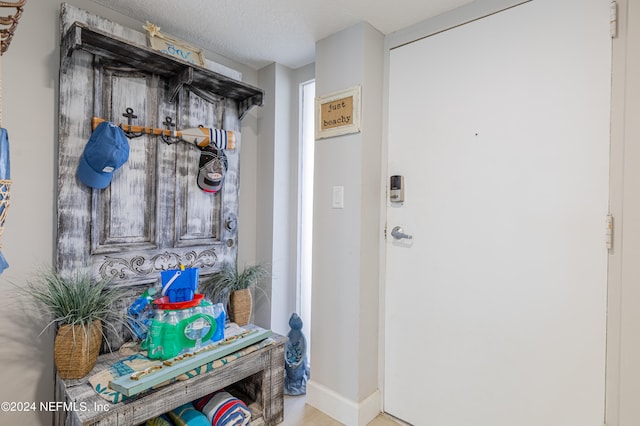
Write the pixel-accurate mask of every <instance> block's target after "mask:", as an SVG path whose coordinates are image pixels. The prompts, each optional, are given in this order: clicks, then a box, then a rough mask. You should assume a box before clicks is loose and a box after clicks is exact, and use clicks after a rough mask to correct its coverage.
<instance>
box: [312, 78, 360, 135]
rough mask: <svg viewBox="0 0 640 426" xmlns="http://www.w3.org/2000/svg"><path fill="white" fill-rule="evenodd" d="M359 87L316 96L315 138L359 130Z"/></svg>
mask: <svg viewBox="0 0 640 426" xmlns="http://www.w3.org/2000/svg"><path fill="white" fill-rule="evenodd" d="M360 96H361V87H360V86H354V87H351V88H349V89H345V90H340V91H338V92H333V93H330V94H328V95H325V96H319V97H317V98H316V108H315V113H316V126H315V128H316V139H323V138H330V137H333V136H339V135H346V134H349V133H358V132H359V131H360V114H361V103H360Z"/></svg>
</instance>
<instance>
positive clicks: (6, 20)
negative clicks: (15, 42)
mask: <svg viewBox="0 0 640 426" xmlns="http://www.w3.org/2000/svg"><path fill="white" fill-rule="evenodd" d="M26 2H27V0H18V1H16V2H10V1H0V8H6V7H9V8H15V9H16V10H15V13H14V14H13V15H7V16H4V13H0V55H2V54H4V52H6V51H7V49H8V48H9V44H10V43H11V39H12V38H13V34H14V33H15V31H16V27H17V26H18V20H19V19H20V17H21V16H22V11H23V6H24V4H25V3H26Z"/></svg>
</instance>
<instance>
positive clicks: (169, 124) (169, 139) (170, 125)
mask: <svg viewBox="0 0 640 426" xmlns="http://www.w3.org/2000/svg"><path fill="white" fill-rule="evenodd" d="M162 124H163V125H164V127H165V128H166V129H167V130H169V131H170V132H171V136H165V133H164V132H163V133H162V134H161V135H160V137H161V138H162V140H163V141H164V142H165V143H166V144H167V145H171V144H174V143H176V142H180V141H181V138H180V137H179V136H178V132H177V131H175V130H174V127H176V124H175V123H174V122H173V120H172V119H171V117H166V118H165V121H164V123H162Z"/></svg>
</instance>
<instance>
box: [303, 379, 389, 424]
mask: <svg viewBox="0 0 640 426" xmlns="http://www.w3.org/2000/svg"><path fill="white" fill-rule="evenodd" d="M307 404H309V405H311V406H312V407H315V408H317V409H318V410H320V411H322V412H323V413H325V414H327V415H328V416H330V417H333V418H334V419H336V420H337V421H339V422H340V423H343V424H345V425H346V426H365V425H366V424H367V423H369V422H370V421H371V420H373V419H374V418H375V417H376V416H377V415H378V414H380V412H381V407H382V403H381V397H380V391H379V390H378V389H376V390H375V392H373V393H372V394H371V395H369V396H368V397H367V398H365V399H364V400H362V401H361V402H359V403H358V402H354V401H351V400H349V399H347V398H345V397H343V396H342V395H340V394H338V393H336V392H335V391H333V390H331V389H329V388H327V387H326V386H323V385H321V384H319V383H317V382H315V381H313V380H309V382H307Z"/></svg>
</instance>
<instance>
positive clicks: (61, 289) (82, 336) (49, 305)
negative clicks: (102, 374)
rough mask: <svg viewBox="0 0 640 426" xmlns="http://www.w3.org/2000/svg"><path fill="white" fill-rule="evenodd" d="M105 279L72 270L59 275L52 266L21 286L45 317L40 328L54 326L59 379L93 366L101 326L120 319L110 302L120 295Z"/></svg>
mask: <svg viewBox="0 0 640 426" xmlns="http://www.w3.org/2000/svg"><path fill="white" fill-rule="evenodd" d="M108 284H109V281H106V280H98V281H96V280H94V279H92V278H91V277H90V276H89V275H86V274H81V273H76V274H75V275H73V276H69V277H67V276H62V275H61V274H60V273H58V272H56V271H54V270H47V271H44V272H41V273H40V275H39V276H38V279H37V280H35V281H30V282H28V283H27V285H26V286H25V287H24V288H23V291H25V292H26V293H27V294H28V295H29V297H31V298H32V300H33V301H34V302H35V308H36V309H37V310H38V311H39V312H40V313H41V314H43V315H44V316H45V317H46V318H47V323H46V325H45V327H44V329H43V332H44V331H45V330H47V329H48V328H50V327H55V329H56V337H55V341H54V348H53V352H54V362H55V365H56V369H57V371H58V374H59V375H60V377H62V378H63V379H77V378H81V377H84V376H85V375H86V374H88V373H89V372H90V371H91V370H92V369H93V367H94V365H95V363H96V361H97V358H98V354H99V353H100V347H101V345H102V338H103V327H114V329H115V324H116V323H117V322H120V321H121V319H119V318H118V317H117V315H116V314H114V313H113V312H112V304H113V303H114V302H116V301H117V300H119V299H120V298H121V297H122V296H123V291H122V290H120V289H119V288H118V287H115V286H110V285H108Z"/></svg>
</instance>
